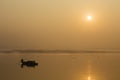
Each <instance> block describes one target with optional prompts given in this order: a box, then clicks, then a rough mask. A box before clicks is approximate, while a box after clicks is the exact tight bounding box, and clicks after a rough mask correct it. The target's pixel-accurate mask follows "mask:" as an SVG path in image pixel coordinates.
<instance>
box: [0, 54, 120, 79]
mask: <svg viewBox="0 0 120 80" xmlns="http://www.w3.org/2000/svg"><path fill="white" fill-rule="evenodd" d="M21 59H24V60H35V61H36V62H38V66H35V67H28V66H24V67H23V68H21ZM0 80H120V53H77V54H76V53H73V54H69V53H57V54H55V53H53V54H52V53H10V54H4V53H0Z"/></svg>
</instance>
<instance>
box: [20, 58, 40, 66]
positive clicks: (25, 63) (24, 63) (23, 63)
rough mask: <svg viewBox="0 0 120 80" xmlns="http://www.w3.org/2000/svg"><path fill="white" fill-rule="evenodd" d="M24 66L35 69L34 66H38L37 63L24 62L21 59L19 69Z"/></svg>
mask: <svg viewBox="0 0 120 80" xmlns="http://www.w3.org/2000/svg"><path fill="white" fill-rule="evenodd" d="M24 66H27V67H35V66H38V63H37V62H35V61H27V60H26V61H25V60H23V59H21V68H23V67H24Z"/></svg>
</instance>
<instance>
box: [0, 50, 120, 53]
mask: <svg viewBox="0 0 120 80" xmlns="http://www.w3.org/2000/svg"><path fill="white" fill-rule="evenodd" d="M15 52H17V53H120V51H107V50H106V51H105V50H104V51H102V50H99V51H98V50H0V53H15Z"/></svg>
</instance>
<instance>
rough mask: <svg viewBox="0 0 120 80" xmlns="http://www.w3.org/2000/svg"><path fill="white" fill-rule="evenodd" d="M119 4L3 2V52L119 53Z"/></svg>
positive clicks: (106, 0)
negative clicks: (67, 50) (7, 50)
mask: <svg viewBox="0 0 120 80" xmlns="http://www.w3.org/2000/svg"><path fill="white" fill-rule="evenodd" d="M119 3H120V1H119V0H0V49H74V50H99V49H102V50H111V49H112V50H119V49H120V42H119V41H120V31H119V30H120V5H119ZM87 15H91V16H92V17H93V19H92V20H91V21H88V20H86V16H87Z"/></svg>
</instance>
